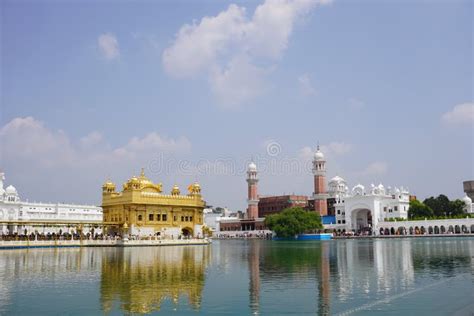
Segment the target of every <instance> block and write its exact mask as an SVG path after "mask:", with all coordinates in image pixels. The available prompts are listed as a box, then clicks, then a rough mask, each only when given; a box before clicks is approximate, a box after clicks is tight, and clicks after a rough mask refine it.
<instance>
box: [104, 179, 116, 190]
mask: <svg viewBox="0 0 474 316" xmlns="http://www.w3.org/2000/svg"><path fill="white" fill-rule="evenodd" d="M102 191H106V192H113V191H115V183H113V182H112V181H110V179H109V180H107V181H106V182H105V183H104V184H103V185H102Z"/></svg>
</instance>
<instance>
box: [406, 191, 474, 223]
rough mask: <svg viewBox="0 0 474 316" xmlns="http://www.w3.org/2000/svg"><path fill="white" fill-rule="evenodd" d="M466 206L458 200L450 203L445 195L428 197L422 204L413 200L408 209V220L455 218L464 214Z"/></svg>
mask: <svg viewBox="0 0 474 316" xmlns="http://www.w3.org/2000/svg"><path fill="white" fill-rule="evenodd" d="M465 207H466V204H465V203H464V201H461V200H459V199H456V200H453V201H450V200H449V199H448V197H447V196H446V195H443V194H441V195H439V196H438V197H436V198H435V197H433V196H432V197H429V198H427V199H425V200H424V201H423V202H420V201H418V200H413V201H411V202H410V208H409V209H408V218H410V219H415V218H434V217H456V216H459V215H463V214H464V213H465Z"/></svg>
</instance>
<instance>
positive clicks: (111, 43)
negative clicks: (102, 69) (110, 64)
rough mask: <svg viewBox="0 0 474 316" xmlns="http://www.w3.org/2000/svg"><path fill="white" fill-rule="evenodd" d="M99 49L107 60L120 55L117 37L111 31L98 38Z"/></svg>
mask: <svg viewBox="0 0 474 316" xmlns="http://www.w3.org/2000/svg"><path fill="white" fill-rule="evenodd" d="M97 44H98V45H99V50H100V52H101V53H102V56H104V58H105V59H107V60H113V59H116V58H118V57H119V56H120V50H119V45H118V41H117V38H116V37H115V35H113V34H111V33H104V34H101V35H100V36H99V38H98V39H97Z"/></svg>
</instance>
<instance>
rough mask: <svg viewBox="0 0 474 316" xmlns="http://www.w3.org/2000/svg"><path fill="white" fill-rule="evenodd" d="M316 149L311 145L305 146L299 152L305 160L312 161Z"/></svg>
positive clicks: (300, 156) (299, 155)
mask: <svg viewBox="0 0 474 316" xmlns="http://www.w3.org/2000/svg"><path fill="white" fill-rule="evenodd" d="M314 152H315V149H314V148H311V147H310V146H305V147H303V148H301V149H300V151H299V152H298V157H299V158H300V159H301V160H303V161H311V160H312V159H313V156H314Z"/></svg>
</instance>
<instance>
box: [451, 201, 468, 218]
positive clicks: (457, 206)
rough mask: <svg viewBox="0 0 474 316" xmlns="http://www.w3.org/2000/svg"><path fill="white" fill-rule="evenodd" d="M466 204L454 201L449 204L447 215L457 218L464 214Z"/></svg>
mask: <svg viewBox="0 0 474 316" xmlns="http://www.w3.org/2000/svg"><path fill="white" fill-rule="evenodd" d="M465 207H466V203H464V201H462V200H459V199H456V200H454V201H450V202H449V215H451V216H457V215H462V214H464V213H465Z"/></svg>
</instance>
